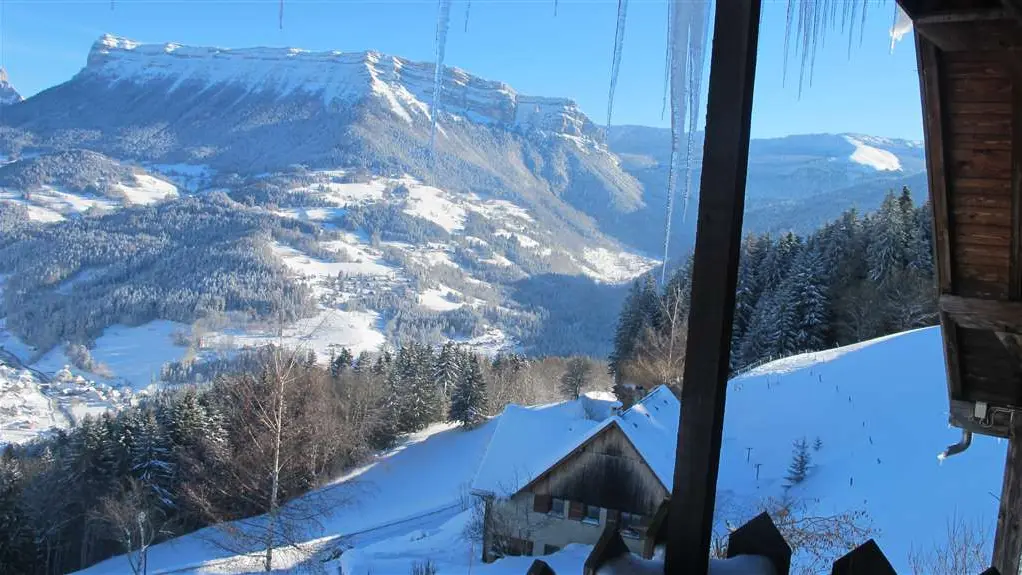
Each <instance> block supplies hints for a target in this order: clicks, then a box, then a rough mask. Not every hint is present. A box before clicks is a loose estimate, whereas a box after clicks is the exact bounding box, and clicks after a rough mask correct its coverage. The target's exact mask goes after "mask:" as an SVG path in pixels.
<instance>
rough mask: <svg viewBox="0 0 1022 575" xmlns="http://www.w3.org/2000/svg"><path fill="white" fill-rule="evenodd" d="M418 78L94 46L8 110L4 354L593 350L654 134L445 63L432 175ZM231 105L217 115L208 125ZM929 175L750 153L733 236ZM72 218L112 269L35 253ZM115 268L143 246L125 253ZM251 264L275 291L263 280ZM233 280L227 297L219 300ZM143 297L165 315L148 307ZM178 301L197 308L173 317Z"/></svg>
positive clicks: (811, 153)
mask: <svg viewBox="0 0 1022 575" xmlns="http://www.w3.org/2000/svg"><path fill="white" fill-rule="evenodd" d="M292 56H293V60H288V61H291V62H292V63H293V64H294V65H288V66H284V65H283V62H284V61H285V58H292ZM427 67H428V65H427V64H420V63H414V62H409V61H406V60H403V59H401V58H396V57H391V56H386V55H383V54H379V53H375V52H365V53H344V54H342V53H337V52H333V53H308V52H302V51H294V52H287V51H282V50H272V49H252V50H225V49H215V48H197V47H188V46H182V45H178V44H166V45H155V44H154V45H148V44H139V43H137V42H134V41H131V40H128V39H125V38H119V37H115V36H110V35H107V36H104V37H102V38H101V39H100V40H98V41H97V42H96V44H95V45H94V47H93V49H92V52H91V53H90V54H89V56H88V59H87V65H86V66H85V68H83V69H82V70H81V72H79V74H77V75H76V76H75V77H74V78H72V79H71V80H70V81H68V82H67V83H65V84H61V85H59V86H56V87H54V88H52V89H50V90H46V91H44V92H42V93H40V94H37V95H36V96H33V97H32V98H29V99H28V100H25V101H23V102H22V101H18V103H14V104H11V105H9V106H8V107H7V108H6V109H5V115H4V124H5V126H4V128H3V130H0V152H2V153H3V154H4V157H5V158H6V159H5V160H4V165H3V166H2V167H0V221H3V222H8V221H9V222H11V224H10V225H4V226H3V227H2V230H0V254H3V256H4V257H2V258H0V261H3V263H2V264H0V274H3V275H4V276H5V277H7V278H10V279H8V283H9V284H11V283H17V284H18V285H19V287H18V290H19V292H21V293H22V294H23V295H21V296H19V297H18V298H16V299H15V300H11V299H10V298H9V297H8V298H5V302H6V303H5V304H4V305H3V306H2V307H0V318H3V319H0V322H2V323H0V339H2V341H3V343H2V345H4V347H5V348H6V349H7V350H8V351H9V352H11V353H15V354H17V355H18V356H19V357H20V358H21V359H22V360H24V361H27V362H29V363H31V364H36V365H38V366H41V367H42V368H44V369H45V370H48V371H49V372H50V373H53V372H54V370H55V369H60V368H61V367H63V365H64V364H67V363H68V362H67V361H66V358H64V357H61V356H62V355H64V354H63V349H62V348H63V347H65V346H66V345H67V344H68V343H81V344H84V345H86V347H88V348H90V350H91V353H92V355H93V356H96V357H104V356H108V355H111V354H117V353H118V352H117V351H116V350H113V349H111V350H109V351H108V350H107V349H106V346H107V345H108V343H107V342H113V341H117V338H118V337H121V339H123V340H124V341H131V340H135V341H140V342H145V344H144V345H139V346H138V347H139V349H136V350H132V351H130V352H128V350H127V348H122V351H121V352H120V353H131V354H132V355H133V356H134V357H135V358H136V359H135V360H133V361H134V363H135V364H136V365H134V366H131V367H128V366H123V365H122V366H120V368H119V369H112V371H111V372H108V373H105V374H104V373H95V372H92V371H89V370H82V369H81V368H75V367H74V366H72V370H75V369H77V370H78V372H81V373H83V375H86V376H87V377H92V378H96V379H97V380H99V381H105V382H108V383H112V384H129V385H131V386H133V387H135V388H141V387H144V386H146V385H148V384H149V383H151V382H153V381H158V380H159V379H160V377H161V376H160V373H161V368H162V366H163V365H164V364H165V363H168V362H174V361H179V360H186V361H192V360H193V359H194V358H202V357H209V356H215V355H218V354H223V353H225V352H229V350H231V349H234V348H237V347H239V346H244V345H258V344H260V343H266V342H270V341H284V342H287V343H288V344H291V345H303V346H307V347H308V348H309V349H312V350H314V351H316V353H317V354H318V355H319V356H320V357H322V358H325V357H327V356H328V355H329V354H330V352H331V351H334V352H336V351H337V349H339V348H340V347H347V348H350V349H353V350H363V349H365V350H370V349H373V350H374V349H378V348H379V347H380V346H381V345H384V344H385V343H386V344H388V345H399V344H400V343H401V342H403V341H413V340H414V341H428V342H432V343H440V342H442V341H446V340H452V341H458V342H462V343H464V344H466V345H469V346H472V347H475V348H478V349H480V350H489V352H491V353H493V352H496V351H499V350H519V351H523V352H525V353H528V354H531V355H549V354H558V355H570V354H576V353H583V354H590V355H594V356H602V355H605V354H606V353H608V351H609V350H610V338H609V336H608V334H609V330H610V326H611V325H612V322H613V321H614V320H615V319H616V310H617V309H618V308H619V307H620V303H621V301H622V300H623V297H624V293H625V291H626V289H625V288H626V286H627V284H628V282H630V281H631V280H632V279H634V278H636V277H638V276H640V275H641V274H643V273H645V272H646V271H649V270H651V269H653V268H654V267H656V266H658V265H661V264H660V262H659V260H660V259H662V257H663V256H662V254H661V253H660V252H661V251H662V242H663V231H662V224H661V223H660V222H661V221H662V218H663V216H662V213H663V206H664V205H665V203H666V198H665V197H664V189H665V186H666V165H667V155H668V150H669V146H668V144H669V137H668V134H667V132H666V131H665V130H662V129H655V128H642V127H634V126H620V127H613V128H611V129H610V130H609V131H608V132H606V134H605V133H604V131H603V130H602V129H600V128H599V127H598V126H596V125H595V124H594V123H593V122H592V121H590V120H589V119H588V118H587V117H586V116H585V115H584V114H583V113H582V112H581V111H580V110H579V109H578V107H577V106H576V105H575V104H574V103H573V102H571V101H570V100H566V99H556V98H536V97H532V96H524V95H521V94H518V93H517V92H516V91H515V90H513V89H512V88H510V87H508V86H506V85H505V84H502V83H500V82H493V81H490V80H483V79H480V78H477V77H474V76H471V75H470V74H468V73H467V72H464V71H462V70H458V69H450V70H449V71H448V72H447V74H448V77H447V81H446V83H445V91H449V93H447V94H445V99H446V101H447V102H448V104H447V105H446V106H445V108H444V110H443V111H442V121H441V124H440V126H441V134H440V136H441V137H440V144H439V148H438V149H439V154H440V155H439V157H438V158H439V161H437V162H433V163H426V162H424V159H423V158H424V157H425V156H428V148H427V146H428V136H429V134H428V132H429V121H428V119H429V105H428V102H429V101H430V97H431V90H432V83H431V78H429V77H430V75H431V73H430V72H428V69H427ZM324 77H329V78H330V80H329V82H323V81H322V80H321V78H324ZM128 99H130V101H131V105H126V102H128ZM11 101H12V102H13V101H14V100H13V99H12V100H11ZM225 102H231V105H230V107H229V109H230V110H232V112H230V113H229V114H228V115H226V116H225V115H224V114H217V113H213V110H215V109H219V108H220V107H221V105H222V104H223V103H225ZM85 109H88V110H89V113H88V114H79V113H75V112H74V111H75V110H85ZM232 114H233V115H232ZM278 142H296V143H297V142H301V144H300V145H276V143H278ZM922 169H923V167H922V152H921V148H920V147H919V144H918V143H915V142H905V141H900V140H889V139H883V138H872V137H869V136H859V135H854V136H853V135H813V136H792V137H788V138H781V139H776V140H762V141H754V142H753V146H752V156H751V159H750V191H749V194H750V200H749V202H748V206H747V226H746V227H747V230H748V231H749V232H750V233H755V232H774V233H777V232H782V231H787V230H794V231H796V232H808V231H811V230H813V229H815V228H816V227H817V226H819V225H822V224H823V223H825V222H826V221H828V220H830V219H833V218H834V217H836V216H837V215H838V214H840V213H841V212H842V211H843V210H844V209H845V208H847V207H848V205H849V204H851V205H857V206H859V208H860V209H862V210H869V209H873V208H875V207H876V206H878V205H879V203H880V200H881V199H882V198H883V195H884V194H885V193H886V192H887V191H888V190H890V189H899V188H900V187H901V186H902V185H911V186H913V189H914V190H915V191H916V197H921V192H922V191H923V190H922V189H920V188H921V187H923V186H924V185H925V182H924V177H923V176H922V174H923V172H922ZM698 177H699V174H698V172H697V173H695V174H693V181H696V182H697V181H698ZM426 182H430V184H427V183H426ZM697 201H698V197H696V196H693V197H691V198H689V199H688V202H687V204H686V206H687V207H683V208H682V209H679V210H677V212H676V220H677V221H676V222H675V225H674V226H673V233H672V239H671V242H672V244H671V245H672V254H671V261H669V262H668V264H667V265H668V266H669V267H675V266H676V265H677V262H681V261H683V259H684V257H685V256H684V254H685V253H686V252H687V250H688V249H689V247H690V246H691V241H692V235H693V232H694V228H693V226H694V218H691V217H687V216H686V213H691V212H692V211H693V210H694V208H695V203H696V202H697ZM210 210H212V212H215V213H218V214H220V215H218V216H216V218H218V219H219V218H223V219H224V221H223V222H213V221H210V223H213V224H214V225H215V226H216V228H206V229H207V230H209V231H210V232H211V233H214V234H215V236H216V237H219V238H221V240H219V241H225V240H226V241H229V242H232V243H231V246H233V247H231V248H229V249H228V251H227V252H226V253H225V252H223V251H222V250H220V249H215V250H214V249H212V248H210V247H209V246H208V245H207V246H203V245H196V246H194V247H186V246H187V245H188V244H189V242H188V239H187V238H188V236H196V235H201V234H202V233H205V232H202V231H200V228H199V227H196V225H197V224H196V222H194V221H190V220H191V219H192V216H188V215H187V214H197V213H204V214H208V213H211V212H210ZM119 212H126V213H125V214H124V215H120V214H119ZM171 213H179V214H180V216H179V217H180V218H181V221H180V223H178V224H175V225H176V226H178V227H177V228H176V229H175V230H174V232H173V233H175V234H184V235H179V236H178V237H179V239H178V240H175V241H174V242H173V245H165V246H164V245H156V244H153V243H152V242H151V241H150V240H157V243H159V242H162V241H163V240H158V239H157V238H160V237H161V236H160V234H165V233H166V230H159V231H157V230H154V229H149V228H147V226H149V224H147V223H142V224H140V222H144V221H145V220H146V218H151V217H154V216H155V217H157V218H165V217H166V216H167V214H171ZM129 214H130V215H129ZM135 214H137V215H135ZM132 222H134V223H132ZM649 222H657V224H656V225H649ZM125 223H127V224H128V227H125V226H124V224H125ZM181 226H183V227H181ZM115 228H117V229H120V230H122V232H119V233H126V234H128V235H122V236H120V237H118V236H116V234H111V233H110V232H111V231H113V230H114V229H115ZM64 229H82V230H83V233H84V234H85V237H82V240H81V241H87V242H88V241H92V239H93V238H102V239H100V242H101V243H100V244H98V245H97V249H99V250H100V251H102V252H104V253H106V254H107V255H105V256H103V257H100V258H96V257H94V256H92V255H89V254H85V255H84V257H82V258H76V259H72V260H68V261H61V260H62V259H64V258H65V257H66V256H65V254H66V253H67V252H66V251H65V252H61V251H60V250H54V249H50V250H49V251H47V250H46V249H45V248H44V249H43V250H42V253H40V250H38V249H37V248H38V246H39V245H40V244H39V242H43V243H46V242H48V241H50V240H48V239H47V238H55V237H58V236H64V235H66V234H65V232H64V231H62V230H64ZM153 233H155V234H156V235H152V234H153ZM97 234H98V235H97ZM139 234H141V235H139ZM86 237H87V238H89V239H85V238H86ZM164 237H165V236H164ZM132 238H135V239H132ZM139 242H141V243H139ZM146 242H149V243H148V244H147V243H146ZM129 244H136V245H133V246H131V247H129ZM99 246H102V247H99ZM50 247H51V248H52V246H50ZM140 249H141V251H138V250H140ZM238 249H244V250H245V251H247V252H248V253H247V254H246V255H244V256H241V255H240V253H239V252H237V250H238ZM125 250H128V251H125ZM195 250H198V251H197V252H196V251H195ZM29 252H31V255H28V254H29ZM127 253H135V254H137V255H136V256H133V260H132V261H130V263H129V262H128V260H122V259H121V257H122V254H127ZM156 253H159V254H161V255H160V256H159V258H160V259H159V261H157V260H153V259H152V257H153V255H154V254H156ZM47 254H48V255H47ZM143 254H149V255H144V256H143ZM200 254H201V255H200ZM196 257H198V258H199V259H198V260H196V259H195V258H196ZM147 258H148V259H147ZM214 258H215V259H218V262H217V263H213V261H212V260H213V259H214ZM170 260H175V261H180V262H181V263H180V264H177V265H184V266H188V265H189V264H185V263H184V262H187V261H191V262H195V261H198V262H202V263H203V265H205V266H206V271H205V272H203V273H204V274H205V276H206V277H207V278H209V279H208V280H205V281H201V280H199V276H198V275H192V276H188V277H191V278H193V279H188V280H187V281H191V282H196V283H195V285H183V284H182V285H177V286H174V287H173V288H171V287H169V286H168V285H165V284H180V281H170V282H167V281H165V280H166V279H168V277H167V274H172V273H173V272H172V271H170V270H172V269H174V268H173V266H172V265H163V264H165V263H166V262H168V261H170ZM243 262H244V263H243ZM253 264H256V265H257V266H258V267H259V269H260V270H261V271H259V272H258V274H260V275H249V276H247V277H248V278H249V279H243V278H244V277H246V276H244V275H242V274H241V271H240V270H241V269H247V270H251V269H252V268H251V265H253ZM126 265H127V266H129V267H124V266H126ZM239 266H243V267H239ZM44 269H45V270H46V271H45V273H43V270H44ZM127 269H131V270H135V272H137V271H138V270H140V269H148V270H149V272H148V279H147V280H145V281H144V282H143V283H142V284H140V285H134V286H131V287H130V288H129V287H128V286H126V285H119V282H121V281H122V280H120V279H118V278H120V277H123V275H124V274H125V273H127V272H126V270H127ZM135 272H132V273H135ZM246 273H247V272H246ZM266 274H270V275H272V276H273V277H274V278H275V279H274V280H273V283H272V286H273V287H271V285H268V284H265V280H257V279H256V278H257V277H263V278H266V277H269V276H267V275H266ZM186 276H187V274H186ZM214 277H219V278H220V279H218V280H215V281H214V284H215V285H216V286H219V287H215V288H214V287H213V286H214V284H210V283H209V282H210V280H212V279H213V278H214ZM238 280H241V281H240V282H239V281H238ZM246 281H248V282H249V283H248V284H245V282H246ZM21 282H25V283H21ZM150 282H156V283H150ZM225 282H229V283H234V284H238V287H230V288H228V287H227V286H228V285H229V284H228V283H225ZM254 282H258V283H259V285H260V287H259V288H256V287H255V286H256V285H257V283H254ZM204 285H205V287H203V286H204ZM28 286H31V287H28ZM26 289H27V290H30V291H31V292H32V293H31V294H29V293H25V290H26ZM224 289H227V292H226V294H231V293H233V294H234V295H227V297H222V293H221V292H223V290H224ZM251 289H254V290H256V291H249V290H251ZM111 290H115V291H116V290H120V291H121V293H124V294H125V298H122V299H121V300H120V302H121V303H120V304H118V307H117V309H111V308H110V305H109V304H108V305H106V306H105V308H101V309H99V310H97V311H98V313H92V312H90V315H91V316H93V317H92V318H91V319H90V320H89V321H88V323H87V325H85V326H72V325H70V323H68V322H72V321H77V320H72V319H71V318H70V317H65V316H64V315H63V314H62V313H61V312H58V313H56V314H48V315H49V317H48V320H47V323H51V324H52V325H50V326H47V327H46V328H45V329H44V328H42V327H40V326H38V325H37V322H36V320H35V319H34V317H35V316H33V315H31V314H33V313H35V312H34V310H37V309H42V308H41V307H40V306H44V305H45V306H46V308H47V309H57V310H62V309H63V310H72V309H74V310H75V311H74V314H76V316H79V315H80V314H81V310H82V309H83V308H82V307H80V306H82V305H84V306H86V307H85V308H84V309H87V308H89V307H90V306H95V305H96V304H95V303H93V304H89V303H84V304H73V305H72V304H71V303H70V300H71V299H75V300H84V301H85V302H88V301H89V298H90V297H93V298H94V297H100V294H107V295H106V296H103V297H108V295H109V294H111V293H114V292H113V291H111ZM125 290H133V291H134V294H135V295H131V296H127V292H126V291H125ZM171 292H174V293H176V294H177V295H174V296H171V295H170V293H171ZM257 292H262V293H259V294H258V295H257ZM570 293H575V294H576V295H582V294H584V298H580V297H571V296H570V295H569V294H570ZM86 294H95V295H93V296H89V295H86ZM142 294H152V295H142ZM157 294H161V295H157ZM138 297H141V298H143V300H146V301H149V298H151V297H158V298H160V300H161V301H162V302H164V303H161V304H160V305H155V306H154V305H152V304H148V305H147V306H146V307H144V308H139V307H137V306H138V305H139V303H135V300H136V299H137V298H138ZM175 298H185V299H184V300H182V301H187V302H189V303H188V304H187V305H186V306H185V307H183V308H178V309H173V310H172V309H168V306H167V305H166V303H165V302H167V300H168V299H172V300H173V299H175ZM583 299H584V301H585V302H586V303H587V305H584V306H580V305H579V303H580V302H581V301H583ZM124 306H127V307H126V308H124V309H121V308H122V307H124ZM594 308H595V309H600V310H607V312H606V313H597V314H592V313H590V312H591V310H593V309H594ZM12 314H13V315H12ZM30 318H31V319H30ZM154 322H155V323H154ZM160 322H173V323H160ZM30 324H31V325H32V326H33V327H32V328H29V327H28V325H30ZM171 326H172V327H171ZM111 330H113V331H111ZM132 330H139V331H138V332H137V333H134V332H132ZM42 332H46V333H42ZM117 334H121V335H117ZM128 334H132V335H128ZM110 345H119V344H112V343H111V344H110ZM142 348H144V349H145V350H147V351H146V352H145V353H142V352H141V349H142ZM99 363H101V364H103V363H105V364H107V367H110V364H111V361H109V360H108V361H103V360H99ZM114 363H116V361H114Z"/></svg>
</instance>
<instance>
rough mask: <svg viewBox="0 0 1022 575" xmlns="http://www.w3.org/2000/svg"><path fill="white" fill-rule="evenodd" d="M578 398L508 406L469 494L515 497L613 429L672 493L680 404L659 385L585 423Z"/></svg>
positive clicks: (583, 407) (584, 415) (584, 414)
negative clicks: (615, 412) (613, 411)
mask: <svg viewBox="0 0 1022 575" xmlns="http://www.w3.org/2000/svg"><path fill="white" fill-rule="evenodd" d="M591 401H592V398H589V399H588V400H577V401H570V402H565V403H559V404H555V405H550V406H542V407H535V408H529V407H519V406H517V405H509V406H507V408H505V410H504V413H502V414H501V416H500V421H499V422H498V424H497V429H495V430H494V432H493V437H492V438H491V439H490V445H489V446H488V447H487V449H486V455H484V456H483V460H482V463H481V464H480V466H479V471H478V472H477V473H476V477H475V479H474V480H473V482H472V490H473V491H475V492H480V493H488V494H493V495H498V496H505V497H506V496H510V495H513V494H514V493H517V492H518V491H519V490H521V489H522V488H523V487H525V486H526V485H528V484H529V483H530V482H532V481H533V480H535V479H537V478H538V477H540V476H541V475H542V474H543V473H545V472H546V471H548V470H550V469H551V468H552V467H554V466H556V465H557V464H558V463H560V462H561V461H562V460H563V459H564V458H566V457H567V456H568V455H570V454H571V453H572V452H573V451H575V450H576V449H577V448H578V447H580V446H581V445H584V444H585V443H586V442H588V441H589V440H590V439H592V438H593V437H596V436H597V435H599V434H600V433H601V432H603V431H604V430H605V429H607V428H608V427H611V426H617V427H618V428H619V429H621V431H622V432H624V434H625V436H626V437H627V438H628V440H629V441H631V443H632V445H634V446H635V449H636V451H638V452H639V454H640V455H642V457H643V459H645V460H646V462H647V464H648V465H649V466H650V468H651V469H652V470H653V472H654V474H656V476H657V478H658V479H659V480H660V482H661V483H662V484H663V485H664V487H665V488H666V489H667V490H668V491H670V490H671V486H672V485H673V477H674V452H675V446H676V445H677V440H678V421H679V417H680V414H681V404H680V403H679V402H678V399H677V398H676V397H675V396H674V394H673V393H672V392H671V390H670V389H669V388H667V387H665V386H660V387H657V388H656V389H654V390H653V391H651V392H650V393H649V394H648V395H647V396H646V397H644V398H643V399H642V400H641V401H639V402H638V403H636V404H635V405H633V406H632V407H631V408H629V409H628V410H626V411H625V412H623V413H622V414H621V415H619V416H618V415H612V416H610V417H606V418H605V419H603V420H600V421H594V420H591V419H587V417H586V409H585V404H586V403H587V402H591Z"/></svg>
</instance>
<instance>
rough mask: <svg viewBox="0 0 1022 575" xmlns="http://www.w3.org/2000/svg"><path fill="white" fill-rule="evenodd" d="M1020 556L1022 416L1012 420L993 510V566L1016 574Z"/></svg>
mask: <svg viewBox="0 0 1022 575" xmlns="http://www.w3.org/2000/svg"><path fill="white" fill-rule="evenodd" d="M1020 555H1022V417H1018V418H1015V417H1012V422H1011V434H1010V436H1009V438H1008V455H1007V457H1006V458H1005V461H1004V483H1003V484H1002V486H1001V502H1000V505H999V508H998V511H997V532H996V533H995V535H994V556H993V564H994V567H996V568H997V569H998V570H999V571H1000V572H1001V573H1018V566H1019V556H1020Z"/></svg>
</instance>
